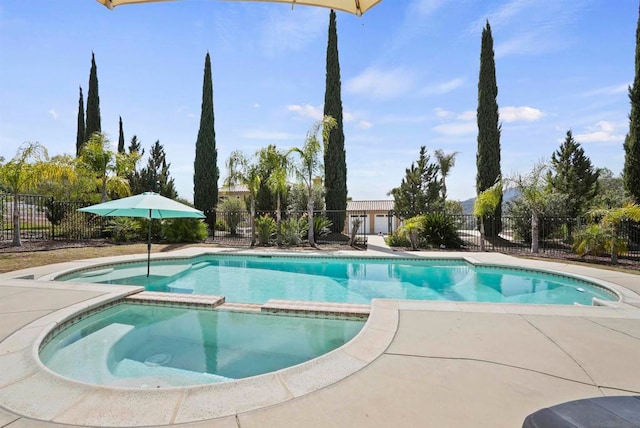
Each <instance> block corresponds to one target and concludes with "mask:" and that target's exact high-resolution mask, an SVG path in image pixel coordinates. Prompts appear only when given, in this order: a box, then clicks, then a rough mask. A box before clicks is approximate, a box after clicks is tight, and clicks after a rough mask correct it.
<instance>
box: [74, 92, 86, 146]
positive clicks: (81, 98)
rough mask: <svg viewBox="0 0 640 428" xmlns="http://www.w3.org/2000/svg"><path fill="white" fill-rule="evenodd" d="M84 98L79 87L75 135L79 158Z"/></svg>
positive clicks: (82, 134)
mask: <svg viewBox="0 0 640 428" xmlns="http://www.w3.org/2000/svg"><path fill="white" fill-rule="evenodd" d="M84 135H85V130H84V98H83V96H82V86H80V99H79V100H78V132H77V134H76V157H78V156H80V151H81V150H82V146H83V145H84V142H85V141H86V140H85V139H84Z"/></svg>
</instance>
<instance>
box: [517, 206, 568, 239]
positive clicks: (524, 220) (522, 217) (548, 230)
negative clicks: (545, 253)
mask: <svg viewBox="0 0 640 428" xmlns="http://www.w3.org/2000/svg"><path fill="white" fill-rule="evenodd" d="M549 197H550V198H552V199H551V200H550V201H549V202H548V203H547V206H546V208H545V210H544V211H543V212H542V213H540V216H539V225H538V239H540V240H541V241H542V240H545V239H547V238H550V237H552V236H553V235H556V234H557V233H558V232H561V231H562V225H563V224H564V223H565V221H564V220H563V219H562V217H564V216H565V206H566V203H565V202H566V200H565V199H564V197H563V196H562V195H551V196H549ZM507 215H508V216H509V217H513V223H512V227H513V232H514V235H515V236H514V238H515V239H516V240H521V241H524V242H526V243H528V244H530V243H531V209H530V208H529V206H528V204H527V203H526V202H525V201H524V199H522V198H517V199H514V200H512V201H509V202H508V203H507Z"/></svg>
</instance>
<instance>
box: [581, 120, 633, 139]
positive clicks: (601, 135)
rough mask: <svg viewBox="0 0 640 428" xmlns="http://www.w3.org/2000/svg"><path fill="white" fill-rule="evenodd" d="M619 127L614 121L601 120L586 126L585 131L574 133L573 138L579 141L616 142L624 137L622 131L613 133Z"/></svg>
mask: <svg viewBox="0 0 640 428" xmlns="http://www.w3.org/2000/svg"><path fill="white" fill-rule="evenodd" d="M619 127H620V126H619V125H617V124H615V123H612V122H607V121H605V120H601V121H600V122H598V123H596V124H595V125H594V126H588V127H587V129H586V130H585V132H583V133H581V134H576V135H574V136H573V138H574V139H575V140H576V141H577V142H579V143H618V142H622V141H624V138H625V135H624V133H620V134H616V133H615V132H616V129H618V128H619ZM621 132H623V131H621Z"/></svg>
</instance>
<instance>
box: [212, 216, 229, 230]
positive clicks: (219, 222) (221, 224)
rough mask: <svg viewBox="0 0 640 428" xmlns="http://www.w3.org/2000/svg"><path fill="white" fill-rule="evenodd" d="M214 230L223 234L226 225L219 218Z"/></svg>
mask: <svg viewBox="0 0 640 428" xmlns="http://www.w3.org/2000/svg"><path fill="white" fill-rule="evenodd" d="M215 229H216V230H217V231H219V232H225V231H226V230H227V223H226V222H225V221H224V219H222V218H219V219H217V220H216V227H215Z"/></svg>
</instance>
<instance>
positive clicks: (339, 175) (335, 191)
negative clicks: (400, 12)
mask: <svg viewBox="0 0 640 428" xmlns="http://www.w3.org/2000/svg"><path fill="white" fill-rule="evenodd" d="M340 92H341V83H340V62H339V59H338V32H337V28H336V13H335V12H334V11H333V9H332V10H331V13H330V15H329V38H328V43H327V70H326V87H325V93H324V115H325V116H331V117H333V118H334V119H335V121H336V126H335V127H334V128H333V129H332V130H331V132H330V133H329V140H328V143H327V146H326V148H325V152H324V185H325V189H326V196H325V203H326V209H327V211H332V210H335V211H336V212H335V213H332V218H331V221H332V223H333V224H332V231H333V232H338V233H339V232H342V230H343V229H344V220H345V210H346V209H347V162H346V159H345V158H346V155H345V150H344V129H343V124H342V96H341V93H340Z"/></svg>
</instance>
